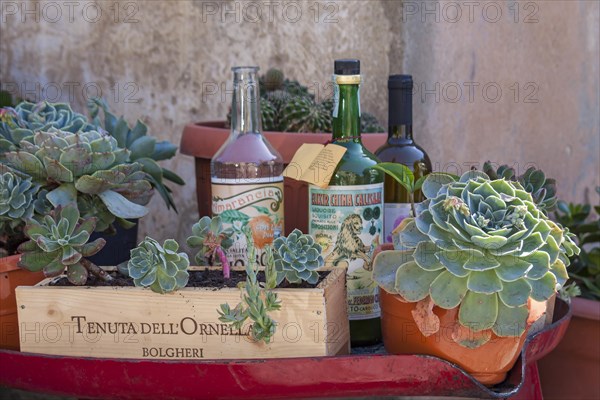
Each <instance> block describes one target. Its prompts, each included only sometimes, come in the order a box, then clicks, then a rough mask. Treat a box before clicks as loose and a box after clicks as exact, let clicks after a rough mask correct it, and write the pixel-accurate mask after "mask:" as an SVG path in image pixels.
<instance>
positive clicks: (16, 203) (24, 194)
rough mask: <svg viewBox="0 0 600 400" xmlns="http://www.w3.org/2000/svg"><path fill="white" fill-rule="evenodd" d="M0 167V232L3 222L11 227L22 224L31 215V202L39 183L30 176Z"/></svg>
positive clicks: (2, 230) (3, 228) (3, 229)
mask: <svg viewBox="0 0 600 400" xmlns="http://www.w3.org/2000/svg"><path fill="white" fill-rule="evenodd" d="M4 169H5V168H0V232H4V231H5V227H4V226H5V224H7V225H9V226H10V227H11V228H15V227H16V226H17V225H19V224H22V223H23V221H25V220H26V219H28V218H31V216H32V215H33V210H34V207H33V203H34V198H35V195H36V193H37V191H38V189H39V185H37V184H35V183H33V182H32V181H31V178H21V177H20V176H19V175H17V174H15V173H13V172H11V171H8V170H6V171H4Z"/></svg>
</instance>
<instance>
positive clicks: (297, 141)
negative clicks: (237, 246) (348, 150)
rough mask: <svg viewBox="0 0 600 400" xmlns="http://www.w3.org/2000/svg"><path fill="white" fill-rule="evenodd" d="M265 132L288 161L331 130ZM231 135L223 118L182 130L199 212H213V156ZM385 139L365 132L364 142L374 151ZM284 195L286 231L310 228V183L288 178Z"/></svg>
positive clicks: (183, 150)
mask: <svg viewBox="0 0 600 400" xmlns="http://www.w3.org/2000/svg"><path fill="white" fill-rule="evenodd" d="M264 135H265V137H266V138H267V140H268V141H269V142H270V143H271V144H272V145H273V146H274V147H275V148H276V149H277V151H279V153H280V154H281V156H282V157H283V161H284V163H285V164H286V165H287V164H288V163H289V162H290V161H292V158H293V157H294V154H295V153H296V150H298V148H299V147H300V146H301V145H302V144H303V143H326V142H327V141H328V140H331V134H329V133H288V132H264ZM228 137H229V129H228V128H225V122H223V121H217V122H203V123H199V124H188V125H186V126H185V128H184V130H183V136H182V138H181V149H180V151H181V153H183V154H187V155H190V156H194V157H195V158H196V196H197V198H198V211H199V213H200V216H203V215H211V189H210V160H211V158H212V156H213V155H214V154H215V153H216V152H217V150H219V148H220V147H221V145H222V144H223V143H225V140H227V138H228ZM386 139H387V134H386V133H368V134H364V135H362V142H363V144H364V145H365V147H366V148H367V149H369V150H370V151H372V152H374V151H375V150H377V149H378V148H379V147H380V146H381V145H382V144H384V143H385V141H386ZM284 197H285V216H284V218H285V232H286V235H287V234H289V233H290V232H291V231H292V230H294V228H298V229H300V230H301V231H303V232H308V185H307V184H306V183H304V182H299V181H296V180H293V179H288V178H285V182H284Z"/></svg>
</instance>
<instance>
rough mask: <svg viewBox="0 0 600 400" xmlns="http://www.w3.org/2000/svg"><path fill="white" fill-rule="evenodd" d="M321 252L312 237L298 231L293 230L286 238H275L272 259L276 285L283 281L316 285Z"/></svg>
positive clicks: (320, 265) (321, 258)
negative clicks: (275, 272) (275, 273)
mask: <svg viewBox="0 0 600 400" xmlns="http://www.w3.org/2000/svg"><path fill="white" fill-rule="evenodd" d="M321 251H322V249H321V246H320V245H319V244H318V243H316V242H315V241H314V239H313V238H312V236H310V235H306V234H303V233H302V232H301V231H300V230H299V229H294V230H293V231H292V233H290V234H289V235H288V236H287V238H286V237H283V236H282V237H278V238H276V239H275V241H274V242H273V259H274V262H275V270H276V271H277V284H278V285H279V284H280V283H281V282H282V281H283V280H284V279H285V280H287V281H288V282H289V283H300V282H302V281H306V282H308V283H310V284H315V283H317V281H318V280H319V273H318V272H317V269H319V268H320V267H322V266H323V257H322V256H321Z"/></svg>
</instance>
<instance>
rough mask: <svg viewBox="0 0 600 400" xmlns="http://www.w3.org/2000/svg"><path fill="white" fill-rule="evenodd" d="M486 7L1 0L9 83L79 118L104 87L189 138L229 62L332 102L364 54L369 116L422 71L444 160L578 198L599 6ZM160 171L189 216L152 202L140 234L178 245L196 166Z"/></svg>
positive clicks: (0, 36) (222, 93) (588, 175)
mask: <svg viewBox="0 0 600 400" xmlns="http://www.w3.org/2000/svg"><path fill="white" fill-rule="evenodd" d="M467 3H468V2H467ZM475 3H477V4H479V5H478V6H475V5H473V3H469V4H471V5H469V6H467V5H465V4H464V2H440V3H438V2H424V1H404V2H400V1H385V0H382V1H336V2H327V1H322V2H300V1H286V2H282V1H280V2H268V1H258V2H250V3H249V2H242V1H224V2H191V1H147V2H143V1H125V0H124V1H117V2H112V1H111V2H108V1H107V2H93V1H80V2H73V3H69V4H71V5H65V4H64V3H63V2H52V1H46V2H24V1H2V2H1V4H0V6H1V8H0V11H1V18H2V24H1V26H0V81H1V83H2V87H3V88H4V89H9V90H10V91H11V92H13V93H17V94H18V95H20V96H24V97H27V98H29V99H36V100H37V99H41V98H48V99H50V100H52V101H59V100H60V101H72V102H73V103H74V104H75V106H76V108H78V109H79V110H80V111H83V110H84V104H85V99H86V97H90V96H93V95H95V94H98V93H99V91H101V92H102V94H103V95H104V97H105V98H106V99H107V100H108V101H109V103H110V104H111V106H112V107H113V108H114V110H116V112H117V113H118V114H124V115H125V116H126V118H128V119H129V120H134V119H135V118H138V117H141V118H143V119H144V120H145V121H146V122H147V123H148V124H149V125H150V128H151V133H152V134H154V135H155V136H158V137H159V138H161V139H169V140H171V141H173V142H175V143H178V142H179V139H180V137H181V132H182V129H183V126H184V125H185V124H186V123H189V122H192V121H202V120H215V119H224V116H225V114H226V112H227V108H228V105H229V102H230V100H231V97H230V94H229V93H228V92H227V90H229V89H230V88H231V82H230V80H231V71H230V68H231V67H232V66H234V65H244V64H246V65H249V64H254V65H259V66H261V68H262V70H263V71H265V70H266V69H268V68H269V67H270V66H276V67H279V68H282V69H283V70H284V71H285V73H286V75H287V76H289V77H293V78H296V79H298V80H300V81H301V82H304V83H305V84H308V85H310V86H311V87H312V88H313V90H314V91H315V92H316V94H317V96H318V97H322V96H324V95H325V93H324V89H323V88H324V87H325V85H326V84H327V82H328V81H329V79H330V75H331V72H332V64H333V60H334V59H335V58H340V57H358V58H360V59H361V60H362V71H363V73H364V75H365V77H366V80H365V84H364V87H363V90H362V91H361V95H362V99H361V100H362V103H363V109H364V110H367V111H371V112H373V113H374V114H375V115H376V116H378V117H379V118H380V119H381V120H382V121H383V122H385V121H386V119H387V88H386V80H387V76H388V74H390V73H401V72H404V73H412V74H413V75H414V78H415V82H416V84H417V88H418V90H416V93H415V97H416V99H415V103H414V110H415V124H416V127H415V132H416V137H417V139H418V142H419V143H420V144H422V145H423V146H424V147H425V148H426V149H427V151H428V152H429V154H430V156H431V158H432V160H433V161H434V162H435V164H436V166H437V169H445V170H449V171H452V169H455V170H456V169H457V168H460V169H466V168H468V167H469V166H470V165H471V164H472V163H477V162H482V161H484V160H485V159H491V160H494V161H503V162H506V163H510V164H513V163H519V167H520V168H522V167H524V166H525V165H526V164H527V163H534V164H536V165H537V166H539V167H542V168H544V169H545V170H546V171H547V172H548V174H549V175H551V176H555V177H556V178H558V179H559V182H560V186H559V188H560V191H561V194H562V195H563V197H564V198H566V199H568V200H581V199H583V196H584V191H585V190H586V189H591V188H593V187H595V186H598V185H600V182H599V178H598V172H599V164H600V162H599V155H598V153H599V150H600V143H599V140H600V139H599V136H600V132H599V130H600V127H599V125H600V122H599V113H598V107H599V103H600V100H599V94H598V90H599V82H598V79H599V75H600V73H599V66H598V54H599V49H598V31H599V27H598V26H599V15H598V14H599V8H598V3H597V2H592V1H581V2H576V1H553V2H546V1H543V2H542V1H538V2H529V3H525V2H519V3H517V7H518V8H519V13H518V14H516V12H515V6H514V5H513V6H512V7H513V8H512V10H511V9H509V6H510V4H508V3H504V2H487V1H486V2H475ZM490 4H491V5H490ZM115 5H116V7H115ZM100 10H101V11H100ZM498 10H499V11H498ZM459 11H460V14H458V12H459ZM497 12H501V13H502V14H501V15H500V14H496V13H497ZM496 19H498V20H497V21H496V22H493V21H494V20H496ZM536 20H537V22H536ZM215 87H218V88H219V89H218V90H217V91H216V93H215V90H214V88H215ZM317 88H319V89H317ZM469 88H473V89H474V92H473V93H471V95H472V96H471V98H470V97H469V94H470V93H469ZM498 88H499V89H501V90H502V94H501V96H500V97H499V98H497V97H498V94H495V93H496V90H497V89H498ZM423 89H424V90H425V91H423ZM458 89H460V91H458ZM424 93H425V94H424ZM498 93H499V92H498ZM165 166H167V167H169V168H171V169H173V170H175V171H176V172H177V173H178V174H180V175H181V176H182V177H183V178H184V179H185V181H186V182H188V184H187V185H186V186H185V187H182V188H175V199H176V202H177V205H178V208H179V217H177V216H176V215H175V214H174V213H173V212H172V211H167V210H166V209H165V207H164V205H163V203H162V200H161V199H160V198H159V197H158V196H156V198H155V199H153V201H152V203H151V208H152V212H151V213H150V215H149V216H148V217H146V218H145V219H143V221H142V223H141V233H140V235H146V234H148V233H151V234H152V236H153V237H155V238H157V239H161V240H162V239H165V238H167V237H175V238H177V239H179V240H180V241H182V242H183V239H184V238H185V237H186V235H187V234H188V232H189V227H190V225H191V224H192V222H193V221H195V220H197V218H198V215H197V210H196V200H195V199H196V198H195V187H194V186H195V185H194V167H193V159H191V158H189V157H187V156H182V155H178V156H177V157H176V158H175V159H174V160H171V161H169V162H166V163H165ZM592 200H594V198H593V197H592ZM174 221H176V222H174Z"/></svg>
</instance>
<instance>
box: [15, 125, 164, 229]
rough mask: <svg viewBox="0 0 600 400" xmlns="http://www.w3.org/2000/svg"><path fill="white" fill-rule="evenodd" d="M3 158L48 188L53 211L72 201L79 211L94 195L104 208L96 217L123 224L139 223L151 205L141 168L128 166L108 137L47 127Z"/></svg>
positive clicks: (125, 156) (122, 151)
mask: <svg viewBox="0 0 600 400" xmlns="http://www.w3.org/2000/svg"><path fill="white" fill-rule="evenodd" d="M4 158H5V160H6V162H7V164H8V165H9V166H10V167H12V168H14V169H16V170H18V171H20V172H23V173H25V174H27V175H29V176H31V177H32V178H33V181H34V182H36V183H39V184H40V185H41V186H43V187H44V188H45V189H47V190H48V192H47V194H46V198H47V200H48V201H49V202H50V203H51V204H52V205H53V206H54V207H58V206H66V205H67V204H71V203H75V202H77V203H78V204H80V205H81V206H82V207H81V208H84V207H83V203H84V202H87V203H90V202H91V201H92V200H90V199H87V197H89V196H97V197H99V198H100V199H101V200H102V203H103V206H101V208H100V209H99V210H98V213H106V211H108V212H110V214H112V215H113V216H114V217H117V218H120V219H124V218H140V217H142V216H144V215H145V214H146V213H147V211H148V210H147V209H146V207H144V205H146V204H147V203H148V202H149V201H150V198H151V196H152V186H151V184H150V183H149V182H148V180H147V179H146V176H147V175H146V174H145V173H144V172H143V171H142V165H141V164H139V163H128V159H129V151H128V150H127V149H123V148H120V147H119V146H118V145H117V141H116V139H114V138H113V137H111V136H109V135H107V134H104V133H100V132H97V131H87V132H79V133H71V132H66V131H61V130H57V129H54V128H51V129H50V130H48V131H46V132H36V133H35V134H34V135H33V138H32V141H31V142H29V141H22V142H21V149H20V150H16V151H9V152H7V153H5V154H4ZM96 204H98V205H100V203H98V202H96ZM90 212H91V213H94V210H93V209H92V210H90ZM84 215H86V214H84ZM113 221H114V218H112V220H111V221H110V223H109V224H111V223H112V222H113ZM103 228H104V226H103Z"/></svg>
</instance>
